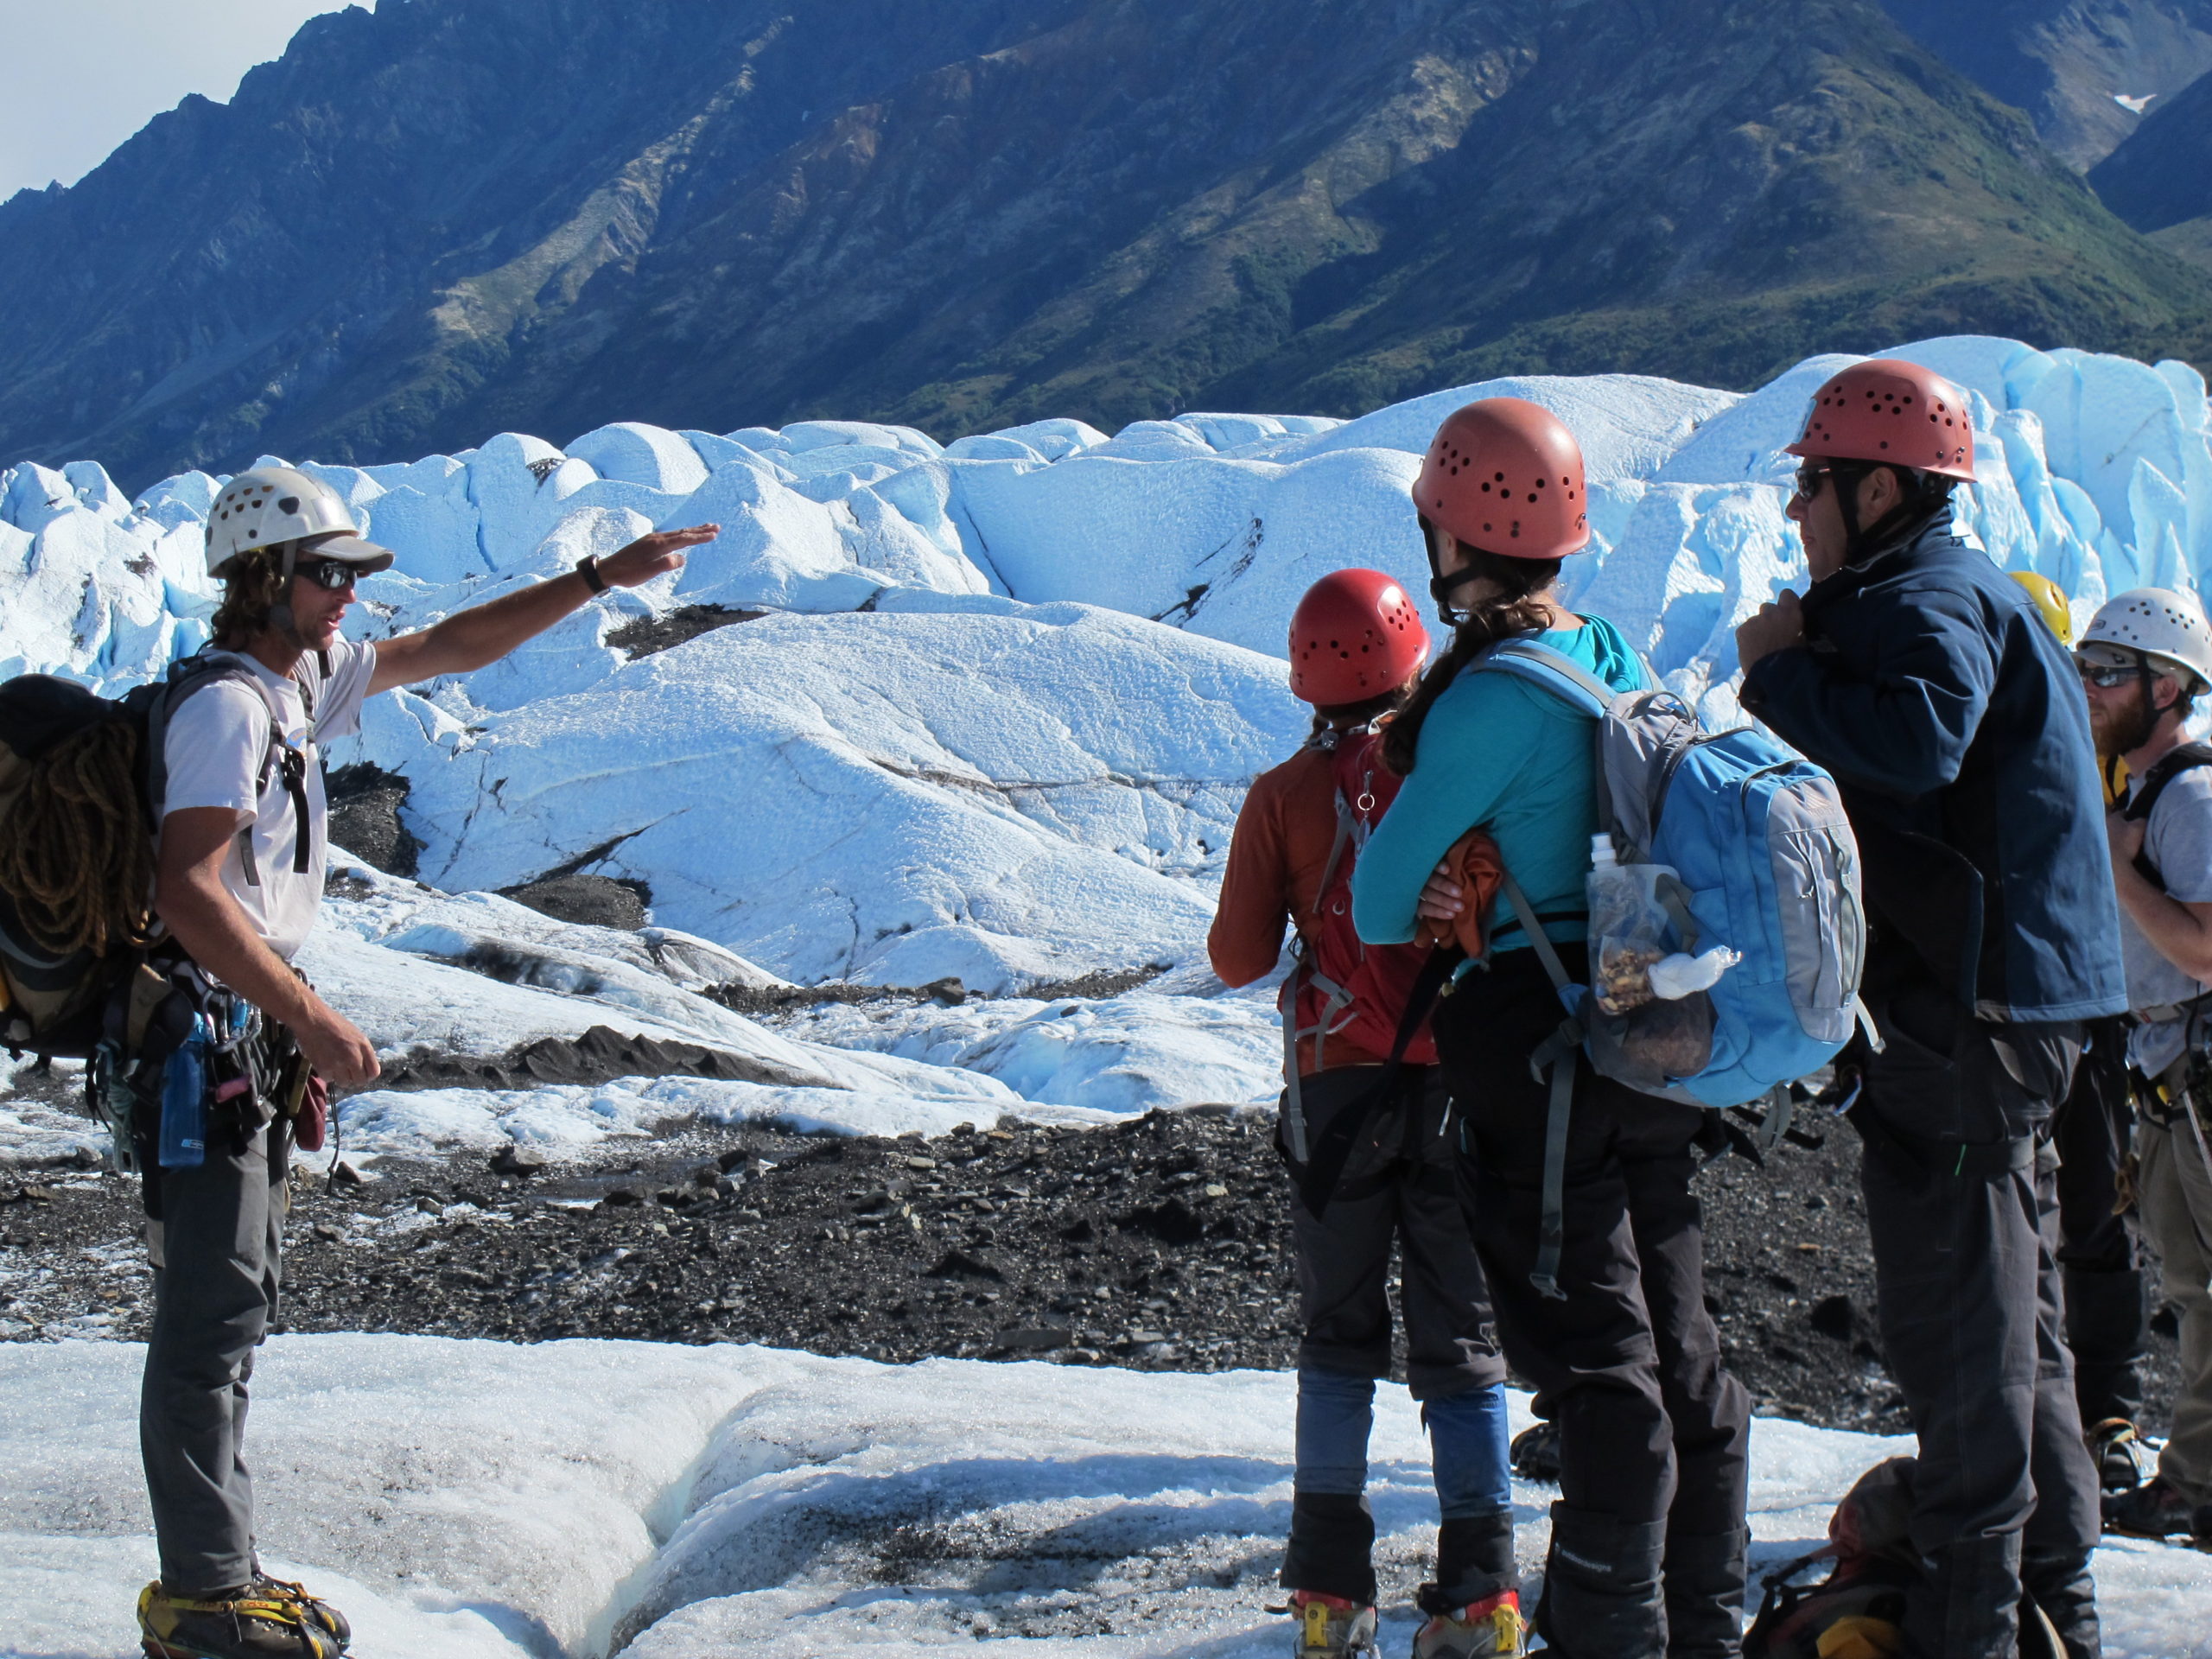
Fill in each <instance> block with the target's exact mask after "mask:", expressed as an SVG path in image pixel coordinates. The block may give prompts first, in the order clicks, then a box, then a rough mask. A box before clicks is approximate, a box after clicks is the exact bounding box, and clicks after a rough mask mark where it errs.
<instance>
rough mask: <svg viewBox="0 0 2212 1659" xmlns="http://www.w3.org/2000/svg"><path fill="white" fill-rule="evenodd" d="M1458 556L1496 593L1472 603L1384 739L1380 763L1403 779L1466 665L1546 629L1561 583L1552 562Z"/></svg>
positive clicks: (1466, 575)
mask: <svg viewBox="0 0 2212 1659" xmlns="http://www.w3.org/2000/svg"><path fill="white" fill-rule="evenodd" d="M1459 550H1460V551H1461V552H1462V553H1464V554H1465V556H1466V560H1467V563H1466V564H1465V567H1464V569H1461V570H1460V571H1459V573H1458V574H1459V576H1460V577H1461V579H1462V581H1464V582H1473V581H1475V580H1476V579H1478V578H1487V579H1488V581H1489V582H1490V584H1491V588H1493V589H1494V590H1495V591H1493V592H1491V593H1489V594H1485V595H1484V597H1483V598H1481V599H1478V600H1477V601H1474V603H1473V604H1472V605H1471V606H1469V607H1467V609H1466V610H1465V611H1463V612H1461V613H1459V614H1460V616H1461V618H1462V619H1463V620H1461V621H1460V623H1459V626H1458V627H1456V628H1454V629H1453V630H1452V645H1451V649H1450V650H1448V651H1446V652H1445V653H1444V655H1442V656H1441V657H1440V658H1437V659H1436V660H1435V661H1434V662H1433V663H1432V664H1429V668H1428V672H1427V673H1426V674H1424V675H1422V676H1421V685H1420V688H1419V689H1418V690H1415V691H1414V695H1413V696H1412V699H1411V700H1410V701H1408V702H1407V704H1406V706H1405V708H1404V709H1402V710H1401V711H1400V712H1399V715H1398V717H1397V718H1396V719H1395V720H1394V721H1391V722H1390V724H1389V726H1388V727H1387V728H1384V730H1383V762H1384V764H1385V765H1387V766H1389V768H1390V770H1391V771H1393V772H1396V773H1397V774H1398V775H1399V776H1400V777H1401V778H1403V777H1405V776H1407V775H1408V773H1410V772H1412V771H1413V769H1414V754H1415V753H1416V751H1417V750H1418V748H1419V747H1420V744H1421V727H1422V725H1423V724H1424V723H1425V722H1426V721H1427V719H1428V711H1429V709H1430V708H1431V707H1432V706H1433V704H1434V703H1435V702H1436V700H1437V699H1438V698H1439V697H1440V696H1443V695H1444V693H1445V692H1446V690H1448V689H1449V688H1450V686H1451V684H1452V681H1454V680H1456V679H1458V678H1459V676H1460V674H1461V672H1462V671H1465V668H1466V667H1467V665H1468V664H1470V663H1471V662H1473V661H1474V660H1475V658H1478V657H1479V656H1480V655H1482V653H1483V652H1484V651H1485V650H1487V649H1488V648H1489V647H1490V646H1491V645H1495V644H1496V643H1497V641H1498V640H1500V639H1510V638H1511V637H1512V636H1514V635H1515V634H1517V633H1530V632H1535V631H1537V630H1539V629H1541V628H1543V627H1545V626H1548V624H1549V623H1550V621H1551V620H1552V619H1551V611H1550V608H1549V607H1548V604H1547V603H1546V600H1545V595H1546V594H1547V593H1548V591H1549V589H1550V588H1551V587H1552V586H1553V584H1554V582H1557V581H1558V580H1559V565H1558V563H1557V562H1556V561H1554V560H1551V559H1510V558H1507V557H1506V556H1504V555H1503V554H1502V553H1489V552H1485V551H1484V550H1482V549H1481V548H1478V547H1471V546H1469V545H1468V544H1467V543H1465V542H1462V543H1459Z"/></svg>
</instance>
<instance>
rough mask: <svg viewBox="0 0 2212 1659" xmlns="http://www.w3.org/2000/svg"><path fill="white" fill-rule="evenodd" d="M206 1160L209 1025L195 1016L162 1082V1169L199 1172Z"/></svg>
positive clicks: (171, 1056) (172, 1057)
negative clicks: (195, 1170)
mask: <svg viewBox="0 0 2212 1659" xmlns="http://www.w3.org/2000/svg"><path fill="white" fill-rule="evenodd" d="M161 1159H162V1168H163V1169H197V1168H199V1167H200V1165H201V1164H202V1163H204V1162H205V1161H207V1022H206V1021H205V1020H202V1019H200V1016H199V1015H198V1014H194V1016H193V1018H192V1030H191V1033H190V1034H188V1036H187V1037H186V1038H185V1039H184V1041H182V1042H181V1043H180V1044H178V1045H177V1051H176V1052H175V1053H174V1054H172V1055H170V1056H169V1064H168V1071H167V1073H166V1074H165V1075H164V1077H163V1078H162V1153H161Z"/></svg>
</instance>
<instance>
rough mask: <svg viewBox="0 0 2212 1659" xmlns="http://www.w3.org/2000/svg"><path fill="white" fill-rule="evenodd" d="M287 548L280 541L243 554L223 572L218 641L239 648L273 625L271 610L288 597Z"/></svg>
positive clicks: (216, 627) (215, 624)
mask: <svg viewBox="0 0 2212 1659" xmlns="http://www.w3.org/2000/svg"><path fill="white" fill-rule="evenodd" d="M283 559H284V550H283V546H282V545H281V544H280V545H278V546H276V547H264V548H260V549H257V550H255V551H253V552H251V553H241V554H239V555H238V556H237V557H235V558H233V559H232V561H231V563H230V568H229V569H227V570H226V571H225V572H224V573H223V575H222V577H221V581H222V583H223V598H222V602H221V603H220V604H219V605H218V606H216V607H215V620H214V622H213V625H212V626H213V629H214V633H215V643H216V644H217V645H223V646H226V647H230V648H235V647H238V646H240V645H245V643H246V642H247V641H248V640H250V639H252V637H253V636H254V635H255V634H257V633H258V632H261V630H262V629H263V628H264V627H266V626H268V625H269V613H270V610H271V609H273V608H274V607H276V605H277V601H280V600H282V599H283V597H284V588H285V582H284V563H283Z"/></svg>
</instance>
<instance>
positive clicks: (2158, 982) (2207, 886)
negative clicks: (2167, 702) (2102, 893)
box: [2120, 766, 2212, 1077]
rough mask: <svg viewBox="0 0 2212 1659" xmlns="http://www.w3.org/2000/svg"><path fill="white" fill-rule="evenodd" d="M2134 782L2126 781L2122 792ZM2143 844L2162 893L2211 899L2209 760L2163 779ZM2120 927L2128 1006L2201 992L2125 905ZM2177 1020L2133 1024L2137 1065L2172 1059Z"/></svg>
mask: <svg viewBox="0 0 2212 1659" xmlns="http://www.w3.org/2000/svg"><path fill="white" fill-rule="evenodd" d="M2140 782H2141V780H2140V779H2131V780H2130V781H2129V783H2128V787H2127V793H2128V798H2129V799H2131V800H2133V798H2134V796H2135V791H2136V789H2137V787H2138V786H2139V784H2140ZM2143 850H2144V851H2145V853H2147V854H2149V855H2150V858H2151V862H2152V863H2153V864H2155V865H2157V866H2158V874H2159V875H2160V877H2162V878H2163V879H2164V882H2165V889H2166V893H2167V894H2168V896H2169V897H2171V898H2174V899H2180V900H2182V901H2183V903H2184V904H2192V905H2201V904H2205V903H2209V902H2212V766H2192V767H2190V769H2189V770H2188V771H2187V772H2179V773H2177V774H2176V775H2175V776H2174V777H2173V778H2171V779H2168V780H2167V783H2166V787H2165V789H2164V791H2163V792H2162V793H2161V794H2160V795H2159V797H2158V804H2157V805H2156V806H2154V807H2152V809H2151V818H2150V822H2149V823H2147V824H2146V825H2145V833H2144V836H2143ZM2120 950H2121V954H2122V957H2123V959H2124V960H2125V962H2126V965H2127V1006H2128V1007H2131V1008H2133V1009H2135V1010H2136V1011H2137V1012H2138V1013H2140V1012H2141V1011H2142V1010H2143V1009H2145V1008H2156V1007H2172V1006H2173V1005H2175V1004H2177V1003H2181V1002H2186V1001H2189V1000H2190V998H2192V997H2196V996H2202V995H2203V994H2204V992H2205V989H2206V987H2205V986H2203V985H2202V984H2200V983H2199V982H2197V981H2196V980H2193V979H2191V978H2190V976H2188V975H2187V974H2185V973H2183V972H2182V970H2181V969H2178V968H2177V967H2175V966H2174V965H2173V963H2171V962H2168V961H2167V960H2166V959H2165V957H2163V956H2161V955H2159V954H2158V947H2157V946H2156V945H2154V944H2152V943H2151V941H2150V940H2148V939H2147V938H2144V937H2143V930H2142V929H2140V928H2139V927H2137V926H2136V925H2135V922H2134V918H2133V917H2131V916H2129V915H2128V913H2127V912H2126V910H2125V909H2123V910H2122V911H2121V912H2120ZM2183 1024H2184V1021H2183V1020H2179V1019H2167V1020H2152V1021H2149V1022H2147V1023H2145V1024H2144V1025H2140V1026H2138V1027H2136V1028H2135V1030H2134V1031H2133V1033H2130V1035H2129V1038H2128V1044H2127V1057H2128V1058H2129V1059H2131V1060H2133V1062H2134V1063H2135V1067H2136V1069H2137V1070H2138V1071H2141V1072H2142V1073H2143V1074H2144V1075H2145V1077H2157V1076H2158V1073H2159V1072H2161V1071H2164V1070H2165V1069H2166V1068H2167V1067H2168V1066H2170V1065H2172V1064H2173V1063H2174V1062H2175V1061H2176V1060H2177V1059H2179V1058H2181V1054H2182V1050H2183V1048H2184V1047H2185V1046H2187V1041H2188V1038H2187V1033H2185V1032H2184V1031H2183V1028H2182V1027H2183ZM2201 1028H2202V1027H2201V1026H2200V1029H2201Z"/></svg>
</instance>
